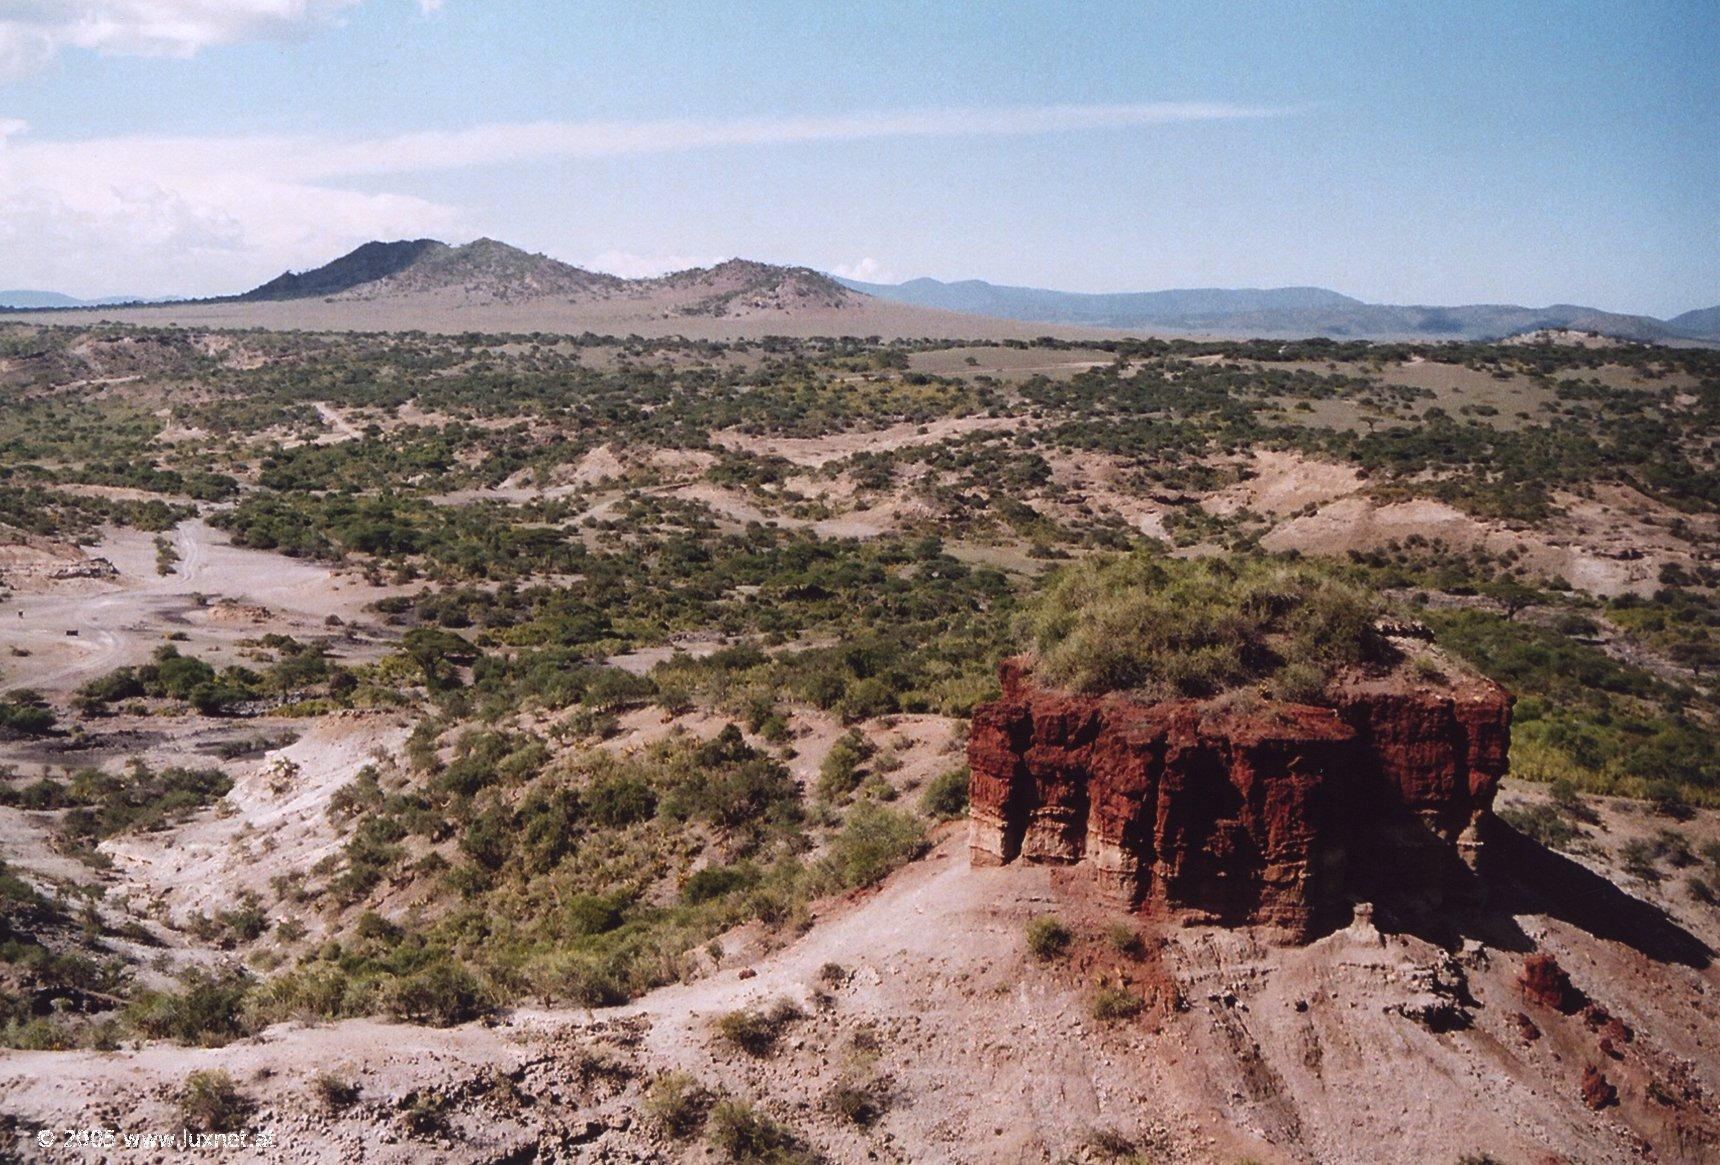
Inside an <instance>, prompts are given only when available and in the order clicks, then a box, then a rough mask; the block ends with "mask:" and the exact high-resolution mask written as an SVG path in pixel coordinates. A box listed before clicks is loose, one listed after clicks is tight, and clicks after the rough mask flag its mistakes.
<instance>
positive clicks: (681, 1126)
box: [645, 1072, 711, 1140]
mask: <svg viewBox="0 0 1720 1165" xmlns="http://www.w3.org/2000/svg"><path fill="white" fill-rule="evenodd" d="M710 1107H711V1094H710V1092H709V1091H707V1090H706V1089H705V1086H704V1085H702V1084H700V1083H699V1082H698V1080H697V1079H695V1078H694V1077H692V1076H690V1075H688V1074H687V1073H685V1072H667V1073H665V1074H663V1075H662V1076H659V1077H657V1079H655V1080H653V1081H652V1082H651V1087H650V1088H649V1089H648V1090H646V1093H645V1115H646V1116H647V1117H649V1118H650V1119H651V1121H652V1123H653V1124H655V1125H656V1126H657V1127H658V1128H659V1129H661V1130H662V1131H663V1132H664V1133H666V1134H667V1135H669V1136H671V1137H676V1138H679V1139H682V1140H684V1139H686V1138H687V1137H690V1136H692V1135H693V1134H694V1133H696V1132H698V1131H699V1128H700V1126H702V1125H703V1124H704V1123H705V1114H706V1113H707V1112H709V1111H710Z"/></svg>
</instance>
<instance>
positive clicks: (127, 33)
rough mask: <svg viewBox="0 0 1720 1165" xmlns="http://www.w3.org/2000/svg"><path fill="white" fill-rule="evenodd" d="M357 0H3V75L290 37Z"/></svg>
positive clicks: (0, 50)
mask: <svg viewBox="0 0 1720 1165" xmlns="http://www.w3.org/2000/svg"><path fill="white" fill-rule="evenodd" d="M361 2H362V0H0V76H5V75H13V76H16V75H20V74H23V73H27V72H30V71H32V70H34V69H37V68H40V67H41V66H43V65H45V64H47V63H48V62H49V61H51V60H53V59H54V57H55V56H57V55H58V54H59V53H60V51H61V50H63V49H68V48H73V49H85V50H88V51H91V52H97V53H104V54H107V55H109V56H143V57H189V56H192V55H194V54H196V53H197V52H199V51H200V50H202V49H206V48H209V47H211V46H214V45H222V44H233V43H235V42H238V41H246V40H257V39H260V38H267V37H282V36H293V35H296V34H299V33H301V32H303V31H304V30H305V29H306V28H308V27H312V26H314V25H315V24H316V23H317V22H319V21H326V20H328V19H329V18H331V17H333V16H334V15H336V14H337V13H339V12H340V11H341V10H343V9H346V8H351V7H353V6H355V5H357V4H359V3H361Z"/></svg>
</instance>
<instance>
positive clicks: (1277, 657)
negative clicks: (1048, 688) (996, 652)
mask: <svg viewBox="0 0 1720 1165" xmlns="http://www.w3.org/2000/svg"><path fill="white" fill-rule="evenodd" d="M1379 612H1380V605H1379V602H1378V600H1377V599H1376V598H1375V597H1374V596H1373V595H1372V594H1370V593H1369V592H1367V591H1365V590H1363V589H1361V588H1360V587H1357V586H1354V585H1352V584H1349V583H1345V582H1342V581H1340V580H1338V579H1337V578H1335V577H1333V576H1332V575H1331V574H1330V573H1328V572H1326V571H1323V570H1320V569H1317V568H1315V567H1312V566H1306V565H1280V564H1276V563H1271V562H1263V561H1257V560H1251V559H1241V560H1238V559H1222V558H1200V559H1194V560H1180V559H1171V558H1165V557H1163V556H1160V555H1157V554H1153V553H1150V552H1146V551H1140V552H1136V553H1133V554H1130V555H1127V556H1125V557H1122V558H1089V559H1085V560H1083V561H1081V562H1079V563H1076V564H1073V565H1070V566H1066V567H1064V568H1062V569H1061V570H1060V571H1059V572H1058V573H1057V575H1056V577H1055V578H1054V579H1053V581H1052V582H1051V584H1050V586H1049V587H1047V588H1046V591H1045V593H1044V595H1043V596H1042V598H1041V599H1040V601H1039V602H1038V603H1037V604H1035V605H1034V606H1033V607H1031V608H1030V609H1028V610H1027V611H1025V612H1024V613H1023V616H1022V619H1021V623H1020V628H1021V632H1022V635H1023V637H1024V639H1025V640H1026V643H1027V645H1028V646H1029V647H1030V648H1031V649H1032V650H1033V651H1034V653H1035V655H1036V657H1037V662H1036V665H1035V666H1036V669H1037V673H1038V675H1039V676H1040V677H1042V678H1043V679H1044V680H1045V681H1046V682H1047V683H1050V684H1053V685H1057V686H1060V687H1066V688H1071V689H1074V690H1076V691H1082V692H1109V691H1121V690H1136V691H1141V692H1144V693H1147V694H1149V695H1153V696H1156V697H1178V696H1182V697H1205V696H1213V695H1216V694H1218V693H1220V692H1224V691H1228V690H1230V689H1233V688H1237V687H1241V686H1243V685H1247V684H1256V683H1265V684H1267V685H1268V686H1269V687H1270V688H1272V690H1273V692H1274V694H1276V695H1279V696H1281V697H1284V698H1295V699H1307V698H1310V697H1311V696H1316V695H1317V694H1318V689H1319V688H1320V686H1322V685H1323V684H1324V683H1325V681H1326V680H1327V679H1328V678H1329V677H1330V676H1331V675H1332V674H1333V673H1334V672H1336V671H1337V670H1338V669H1340V668H1342V667H1344V666H1346V665H1349V664H1355V663H1360V662H1362V661H1364V660H1370V659H1378V658H1381V657H1382V656H1383V655H1384V653H1385V651H1386V647H1385V643H1384V640H1383V639H1382V637H1381V636H1380V635H1379V634H1378V632H1376V631H1375V630H1374V621H1375V619H1376V617H1377V616H1378V614H1379Z"/></svg>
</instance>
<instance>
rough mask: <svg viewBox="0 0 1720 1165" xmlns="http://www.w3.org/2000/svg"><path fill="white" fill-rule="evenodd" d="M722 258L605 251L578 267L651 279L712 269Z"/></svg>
mask: <svg viewBox="0 0 1720 1165" xmlns="http://www.w3.org/2000/svg"><path fill="white" fill-rule="evenodd" d="M722 261H723V256H717V257H714V258H713V257H711V256H709V255H635V254H634V253H633V252H631V251H605V252H603V254H601V255H594V256H593V257H591V258H590V259H587V260H586V261H585V262H584V263H582V264H580V266H582V267H585V268H586V269H588V270H591V271H607V272H608V273H609V274H611V275H619V276H621V277H622V278H624V279H652V278H655V277H656V276H658V275H667V274H669V273H670V272H671V271H685V270H687V269H688V268H690V267H714V266H716V265H717V264H718V263H721V262H722Z"/></svg>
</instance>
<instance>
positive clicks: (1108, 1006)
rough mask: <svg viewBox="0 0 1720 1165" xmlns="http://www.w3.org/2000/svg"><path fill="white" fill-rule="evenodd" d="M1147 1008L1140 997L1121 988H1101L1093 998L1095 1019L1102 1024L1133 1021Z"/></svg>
mask: <svg viewBox="0 0 1720 1165" xmlns="http://www.w3.org/2000/svg"><path fill="white" fill-rule="evenodd" d="M1145 1008H1146V1003H1145V1001H1144V1000H1142V999H1141V997H1140V996H1139V995H1136V994H1135V993H1134V992H1133V991H1125V990H1124V989H1123V988H1121V987H1101V988H1099V992H1098V994H1096V995H1094V996H1093V1018H1094V1019H1096V1020H1098V1021H1099V1022H1100V1023H1117V1022H1118V1021H1120V1020H1125V1019H1133V1018H1135V1016H1137V1015H1139V1014H1141V1012H1142V1011H1143V1010H1145Z"/></svg>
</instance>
